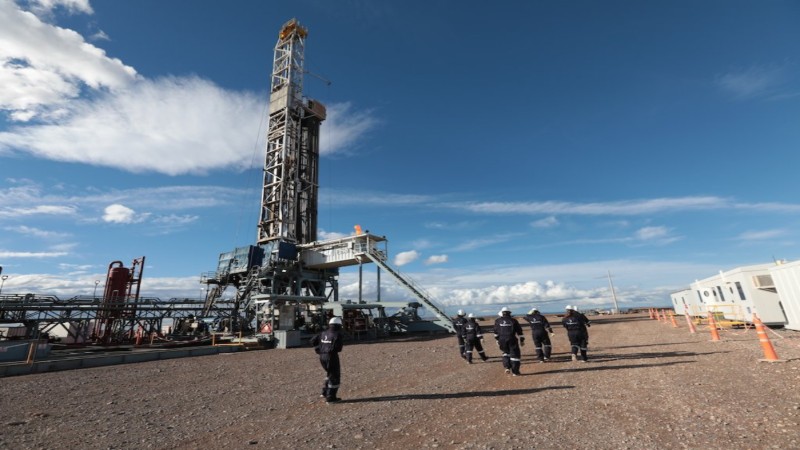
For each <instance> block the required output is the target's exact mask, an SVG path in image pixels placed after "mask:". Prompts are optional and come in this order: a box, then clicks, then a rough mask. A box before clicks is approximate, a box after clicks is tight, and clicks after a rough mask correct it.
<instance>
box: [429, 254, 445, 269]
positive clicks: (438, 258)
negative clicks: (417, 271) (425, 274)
mask: <svg viewBox="0 0 800 450" xmlns="http://www.w3.org/2000/svg"><path fill="white" fill-rule="evenodd" d="M446 262H447V255H431V256H429V257H428V258H427V259H426V260H425V264H426V265H429V266H430V265H432V264H443V263H446Z"/></svg>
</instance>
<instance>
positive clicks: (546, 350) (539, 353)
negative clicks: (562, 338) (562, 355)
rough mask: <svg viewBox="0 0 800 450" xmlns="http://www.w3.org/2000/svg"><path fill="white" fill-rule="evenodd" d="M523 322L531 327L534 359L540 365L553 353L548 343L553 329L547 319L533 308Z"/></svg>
mask: <svg viewBox="0 0 800 450" xmlns="http://www.w3.org/2000/svg"><path fill="white" fill-rule="evenodd" d="M525 320H527V321H528V323H529V324H530V325H531V335H532V337H533V346H534V347H535V348H536V359H537V360H538V361H539V362H540V363H542V362H545V361H547V360H549V359H550V354H551V353H552V351H553V347H552V344H551V343H550V336H551V335H552V334H553V328H552V327H550V322H548V321H547V318H546V317H545V316H543V315H542V314H541V313H540V312H539V310H538V309H537V308H536V307H535V306H534V307H533V308H531V310H530V311H528V315H527V316H525Z"/></svg>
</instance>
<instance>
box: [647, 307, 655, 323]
mask: <svg viewBox="0 0 800 450" xmlns="http://www.w3.org/2000/svg"><path fill="white" fill-rule="evenodd" d="M648 312H649V313H650V320H653V319H655V316H654V315H653V308H648Z"/></svg>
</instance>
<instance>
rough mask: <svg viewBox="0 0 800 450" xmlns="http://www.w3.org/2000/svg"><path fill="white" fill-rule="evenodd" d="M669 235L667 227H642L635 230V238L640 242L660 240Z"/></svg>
mask: <svg viewBox="0 0 800 450" xmlns="http://www.w3.org/2000/svg"><path fill="white" fill-rule="evenodd" d="M668 234H669V229H668V228H667V227H643V228H640V229H638V230H636V238H637V239H639V240H642V241H650V240H653V239H662V238H664V237H666V236H667V235H668Z"/></svg>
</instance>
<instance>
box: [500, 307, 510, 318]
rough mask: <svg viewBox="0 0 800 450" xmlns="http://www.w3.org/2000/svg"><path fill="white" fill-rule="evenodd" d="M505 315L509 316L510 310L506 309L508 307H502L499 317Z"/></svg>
mask: <svg viewBox="0 0 800 450" xmlns="http://www.w3.org/2000/svg"><path fill="white" fill-rule="evenodd" d="M505 313H509V314H511V310H510V309H508V307H507V306H503V308H502V309H501V310H500V315H501V316H502V315H503V314H505Z"/></svg>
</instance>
